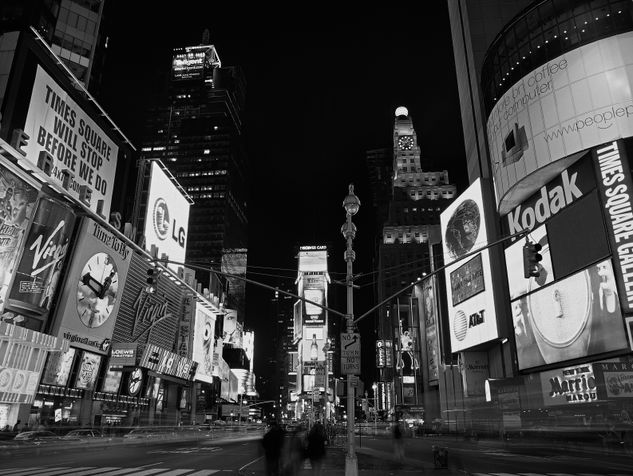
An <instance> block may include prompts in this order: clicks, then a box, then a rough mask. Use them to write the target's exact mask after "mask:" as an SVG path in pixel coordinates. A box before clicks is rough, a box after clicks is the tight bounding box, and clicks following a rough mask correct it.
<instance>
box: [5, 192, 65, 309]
mask: <svg viewBox="0 0 633 476" xmlns="http://www.w3.org/2000/svg"><path fill="white" fill-rule="evenodd" d="M74 225H75V214H74V212H73V211H72V210H71V209H70V208H69V207H67V206H66V205H64V204H62V203H60V202H58V201H56V200H53V199H49V198H45V197H42V198H40V200H39V202H38V204H37V209H36V211H35V216H34V217H33V221H32V223H31V227H30V228H29V233H28V236H27V238H26V242H25V244H24V249H23V251H22V256H21V258H20V263H19V264H18V267H17V270H16V272H15V278H14V280H13V284H12V285H11V290H10V291H9V295H8V304H9V305H11V306H12V307H17V308H20V309H27V310H29V311H31V312H33V313H36V314H39V315H45V314H47V313H48V311H49V310H50V308H51V305H52V304H53V300H54V299H55V296H56V291H57V286H58V284H60V281H61V279H60V278H61V277H62V267H63V265H64V261H65V259H66V254H67V252H68V247H69V245H70V238H71V236H72V232H73V228H74Z"/></svg>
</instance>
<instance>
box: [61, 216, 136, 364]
mask: <svg viewBox="0 0 633 476" xmlns="http://www.w3.org/2000/svg"><path fill="white" fill-rule="evenodd" d="M131 260H132V249H131V248H130V247H129V246H128V245H127V244H126V243H125V242H124V241H122V240H121V239H119V238H118V237H117V236H116V235H114V234H113V233H111V232H110V231H108V230H106V229H105V228H104V227H102V226H101V225H100V224H99V223H97V222H96V221H94V220H92V219H89V218H85V219H84V221H83V223H82V226H81V230H80V233H79V238H78V241H77V246H76V247H75V254H74V256H73V260H72V263H71V266H70V268H69V270H68V272H67V273H66V282H65V285H64V291H63V292H62V296H61V299H60V302H59V309H60V310H62V312H61V313H60V319H57V321H58V322H57V323H55V327H54V332H56V333H57V335H59V336H60V337H64V338H65V339H68V340H70V341H71V343H72V344H73V345H74V346H76V347H80V348H82V349H86V350H90V351H91V352H96V353H101V354H105V353H107V352H108V351H109V349H110V342H111V340H112V332H113V330H114V324H115V321H116V319H117V315H118V310H119V307H120V303H121V294H122V293H123V289H124V288H125V283H126V280H127V275H128V270H129V267H130V262H131Z"/></svg>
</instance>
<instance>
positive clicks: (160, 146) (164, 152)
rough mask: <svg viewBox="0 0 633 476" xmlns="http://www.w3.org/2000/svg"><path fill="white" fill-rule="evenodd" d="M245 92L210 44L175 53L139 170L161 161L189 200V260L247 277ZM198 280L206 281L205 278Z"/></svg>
mask: <svg viewBox="0 0 633 476" xmlns="http://www.w3.org/2000/svg"><path fill="white" fill-rule="evenodd" d="M205 40H207V41H206V42H208V34H206V32H205ZM206 42H205V43H206ZM245 88H246V84H245V79H244V75H243V73H242V71H241V69H240V68H239V67H233V66H230V67H226V66H222V63H221V61H220V58H219V56H218V53H217V51H216V49H215V47H214V46H213V45H210V44H204V45H198V46H188V47H184V48H176V49H174V50H173V56H172V62H171V72H170V76H169V79H168V80H167V87H166V88H165V89H164V90H161V91H160V95H159V97H158V98H157V101H155V102H154V104H153V105H152V107H151V108H150V109H149V110H148V114H147V120H146V122H145V128H144V134H143V143H142V152H141V167H143V164H144V163H145V162H146V159H153V158H160V159H161V160H162V161H163V162H164V163H165V164H166V166H167V167H168V168H169V169H170V170H171V172H172V174H173V175H174V177H175V178H176V179H177V180H178V181H179V183H180V184H181V185H182V187H183V188H184V190H185V191H186V192H187V193H188V194H189V196H190V197H191V198H192V199H193V201H194V204H193V206H192V207H191V213H190V217H189V230H188V234H189V235H188V245H187V257H186V260H187V263H190V264H197V265H201V266H211V267H213V268H214V269H216V270H221V271H224V272H229V273H241V272H245V268H246V258H247V245H248V243H247V225H248V221H247V217H246V202H247V196H246V194H247V189H248V188H247V180H248V171H247V162H246V153H245V150H244V143H243V139H242V128H243V124H242V114H243V110H244V103H245ZM140 216H143V213H140ZM196 278H197V280H198V282H201V283H202V285H203V286H205V287H206V286H207V285H208V283H209V275H208V274H207V275H205V274H203V273H200V272H197V273H196ZM229 287H230V288H231V289H229V296H228V299H229V306H230V307H232V308H233V309H237V310H238V311H240V312H238V319H239V320H243V318H244V315H243V312H241V311H242V310H243V300H244V292H243V291H244V290H243V286H241V284H240V283H237V282H231V283H230V284H229ZM231 300H232V302H231Z"/></svg>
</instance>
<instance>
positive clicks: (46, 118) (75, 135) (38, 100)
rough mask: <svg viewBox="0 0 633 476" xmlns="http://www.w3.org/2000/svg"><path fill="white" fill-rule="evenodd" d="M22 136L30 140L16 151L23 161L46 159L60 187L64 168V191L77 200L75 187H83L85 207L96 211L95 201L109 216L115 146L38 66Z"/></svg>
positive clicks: (54, 180)
mask: <svg viewBox="0 0 633 476" xmlns="http://www.w3.org/2000/svg"><path fill="white" fill-rule="evenodd" d="M24 132H25V133H26V134H28V136H29V137H30V139H29V141H28V144H27V145H26V146H24V147H22V149H23V150H24V151H25V152H26V160H28V161H29V162H31V163H32V164H33V165H34V166H39V165H38V164H39V163H40V162H41V161H42V160H41V159H42V154H44V155H47V156H48V158H47V159H45V161H46V162H50V163H51V165H52V168H51V173H50V177H51V180H52V181H53V182H54V183H56V184H57V185H59V186H63V182H64V180H65V179H64V170H67V171H68V173H69V174H70V180H69V183H68V188H67V190H68V193H70V194H71V195H72V196H73V197H74V198H76V199H77V200H79V201H82V200H81V198H82V190H81V187H82V186H85V187H87V189H88V190H90V191H91V196H90V203H88V204H87V205H88V206H89V207H90V209H91V210H92V211H94V212H98V211H99V210H98V208H97V207H98V206H99V203H100V202H101V204H102V207H103V208H102V210H101V211H100V213H101V214H102V215H103V216H106V217H108V216H110V205H111V202H112V190H113V188H114V176H115V172H116V166H117V158H118V153H119V148H118V147H117V145H116V144H115V142H114V141H113V140H112V139H110V137H108V135H107V134H106V133H105V132H104V131H103V129H101V127H99V126H98V125H97V123H96V122H95V121H93V120H92V118H91V117H90V116H89V115H88V114H87V113H86V112H85V111H84V110H83V109H82V108H81V107H79V105H78V104H77V103H76V102H75V101H74V100H73V99H72V98H71V97H70V95H69V94H68V93H66V91H64V90H63V89H62V88H61V86H59V85H58V84H57V83H56V82H55V81H54V80H53V78H51V77H50V76H49V75H48V73H46V72H45V71H44V70H43V69H42V68H41V67H40V66H39V65H38V67H37V73H36V75H35V84H34V85H33V92H32V94H31V102H30V104H29V109H28V112H27V116H26V123H25V125H24ZM83 195H85V194H83ZM84 203H85V201H84Z"/></svg>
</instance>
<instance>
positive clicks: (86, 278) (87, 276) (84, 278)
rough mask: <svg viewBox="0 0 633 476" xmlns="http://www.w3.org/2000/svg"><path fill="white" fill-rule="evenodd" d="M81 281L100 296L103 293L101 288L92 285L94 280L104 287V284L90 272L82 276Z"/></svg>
mask: <svg viewBox="0 0 633 476" xmlns="http://www.w3.org/2000/svg"><path fill="white" fill-rule="evenodd" d="M81 282H82V284H83V285H84V286H88V287H89V288H90V289H91V290H92V292H94V293H95V294H96V295H97V296H99V295H100V294H101V292H102V291H101V290H97V289H95V288H94V287H93V286H92V282H94V283H96V284H97V285H98V286H99V287H100V288H103V286H102V285H101V284H99V282H98V281H97V280H96V279H94V278H93V277H92V276H90V273H86V274H84V275H83V276H82V277H81Z"/></svg>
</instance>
